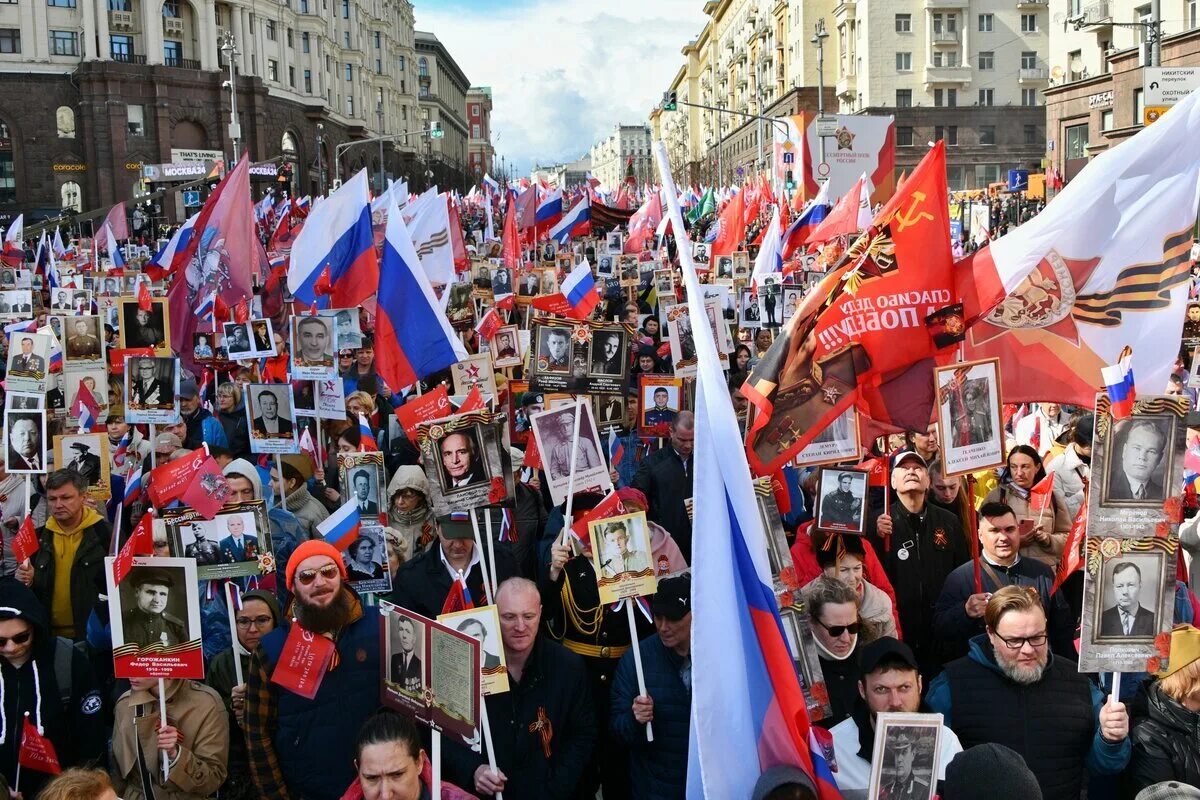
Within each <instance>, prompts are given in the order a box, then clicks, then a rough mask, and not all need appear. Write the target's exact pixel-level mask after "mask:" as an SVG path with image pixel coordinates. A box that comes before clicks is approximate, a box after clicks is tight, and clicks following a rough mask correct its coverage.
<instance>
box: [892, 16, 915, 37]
mask: <svg viewBox="0 0 1200 800" xmlns="http://www.w3.org/2000/svg"><path fill="white" fill-rule="evenodd" d="M896 33H912V14H897V15H896Z"/></svg>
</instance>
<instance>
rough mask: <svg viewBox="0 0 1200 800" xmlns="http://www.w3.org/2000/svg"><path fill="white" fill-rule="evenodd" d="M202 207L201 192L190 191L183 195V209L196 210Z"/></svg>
mask: <svg viewBox="0 0 1200 800" xmlns="http://www.w3.org/2000/svg"><path fill="white" fill-rule="evenodd" d="M198 205H200V192H198V191H188V192H184V193H183V207H184V208H195V207H196V206H198Z"/></svg>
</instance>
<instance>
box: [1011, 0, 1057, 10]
mask: <svg viewBox="0 0 1200 800" xmlns="http://www.w3.org/2000/svg"><path fill="white" fill-rule="evenodd" d="M1049 6H1050V0H1017V8H1019V9H1020V10H1022V11H1037V10H1038V9H1041V8H1048V7H1049Z"/></svg>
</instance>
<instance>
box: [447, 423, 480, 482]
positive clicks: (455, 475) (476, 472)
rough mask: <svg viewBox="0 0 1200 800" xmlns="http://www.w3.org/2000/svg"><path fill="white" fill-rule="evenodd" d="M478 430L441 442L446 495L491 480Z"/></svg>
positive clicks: (459, 432) (459, 434) (465, 431)
mask: <svg viewBox="0 0 1200 800" xmlns="http://www.w3.org/2000/svg"><path fill="white" fill-rule="evenodd" d="M479 436H480V435H479V430H478V429H477V428H474V427H472V428H464V429H462V430H457V431H454V432H453V433H448V434H446V435H445V436H443V437H442V438H441V439H440V440H439V441H438V442H437V453H438V459H439V464H440V466H441V468H440V469H439V471H438V472H439V475H440V477H441V487H442V493H443V494H451V493H453V492H457V491H462V490H464V489H470V488H472V487H474V486H477V485H479V484H480V483H485V482H487V480H488V474H487V464H486V460H485V459H484V458H483V449H482V444H481V442H480V438H479Z"/></svg>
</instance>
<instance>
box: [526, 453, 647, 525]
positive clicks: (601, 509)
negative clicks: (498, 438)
mask: <svg viewBox="0 0 1200 800" xmlns="http://www.w3.org/2000/svg"><path fill="white" fill-rule="evenodd" d="M530 440H531V441H532V437H531V439H530ZM626 513H628V512H627V511H626V510H625V505H624V504H623V503H622V502H621V498H619V497H617V493H616V492H615V491H614V492H610V493H609V495H608V497H605V498H604V499H603V500H601V501H600V502H599V503H597V504H596V506H595V508H592V509H591V510H589V511H584V512H583V513H582V514H580V515H579V516H578V517H576V518H575V521H574V522H573V523H572V524H571V530H572V531H574V532H575V534H576V535H577V536H578V537H579V538H580V539H582V540H583V541H585V542H586V541H588V524H589V523H591V522H595V521H596V520H598V519H606V518H608V517H618V516H620V515H621V514H626Z"/></svg>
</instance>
